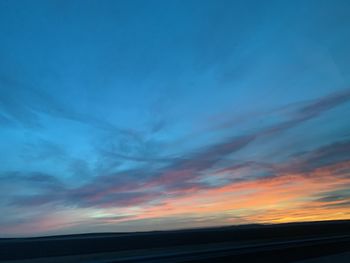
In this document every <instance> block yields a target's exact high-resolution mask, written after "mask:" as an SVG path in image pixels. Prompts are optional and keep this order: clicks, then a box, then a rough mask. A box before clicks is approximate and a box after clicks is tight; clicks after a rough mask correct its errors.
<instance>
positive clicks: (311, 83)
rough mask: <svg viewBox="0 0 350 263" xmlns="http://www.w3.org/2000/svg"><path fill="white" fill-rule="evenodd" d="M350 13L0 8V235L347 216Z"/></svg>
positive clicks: (254, 8)
mask: <svg viewBox="0 0 350 263" xmlns="http://www.w3.org/2000/svg"><path fill="white" fill-rule="evenodd" d="M349 10H350V4H349V2H348V1H223V0H219V1H214V0H211V1H199V0H198V1H180V0H176V1H77V0H76V1H6V0H2V1H1V2H0V32H1V33H0V39H1V41H0V152H1V159H0V213H1V214H2V215H5V216H2V218H1V219H0V235H1V236H26V235H43V234H60V233H78V232H98V231H135V230H152V229H173V228H186V227H198V226H206V225H223V224H241V223H247V222H248V223H251V222H282V221H283V222H284V221H301V220H308V219H312V220H327V219H337V218H341V219H344V218H349V215H350V209H349V202H350V199H349V198H350V193H349V186H350V184H349V183H350V178H349V168H350V163H349V162H348V161H350V138H349V136H350V134H349V131H350V122H349V117H348V116H350V115H349V114H350V103H349V101H350V89H349V82H350V65H349V61H350V52H349V48H348V45H347V43H349V41H350V34H349V27H350V18H349V16H348V13H349ZM320 174H322V176H326V178H325V180H321V179H318V177H319V176H320ZM286 178H287V179H286ZM310 178H311V179H310ZM322 178H323V177H322ZM273 179H275V180H277V181H278V180H282V181H283V187H281V189H280V188H278V189H276V186H275V185H274V187H273V189H272V190H271V189H270V188H269V187H271V186H270V185H269V187H267V186H266V187H267V188H266V189H265V188H264V189H260V188H259V186H260V185H261V184H267V183H266V182H270V181H271V180H273ZM305 180H306V181H305ZM334 184H335V185H334ZM296 185H309V186H310V188H309V190H308V191H307V192H305V191H304V192H302V191H301V189H300V188H298V187H299V186H298V187H297V186H296ZM312 187H314V188H312ZM259 189H260V190H259ZM268 191H271V193H272V192H273V193H275V195H273V196H267V194H268ZM291 192H293V195H292V194H291ZM277 193H278V194H279V195H278V194H277ZM206 196H208V197H207V198H206ZM228 196H230V197H231V196H234V198H235V200H242V203H244V202H246V203H244V204H245V205H244V206H243V207H238V206H237V205H235V204H233V203H232V201H231V200H232V199H230V198H228ZM278 196H279V197H278ZM283 196H286V197H288V198H286V200H285V201H284V202H285V203H280V201H279V200H280V199H281V198H280V197H283ZM335 196H336V197H339V198H338V199H337V198H335ZM259 197H261V199H262V200H266V203H261V204H259V205H257V204H256V203H254V202H253V203H252V202H251V201H249V200H255V199H257V198H259ZM332 197H333V199H332ZM225 198H226V199H225ZM264 198H265V199H264ZM219 199H220V200H219ZM248 199H249V200H248ZM282 199H283V198H282ZM184 200H187V202H188V203H189V204H191V205H192V207H198V209H194V210H193V211H191V209H190V208H188V209H186V208H185V207H186V205H184V203H185V201H184ZM300 200H303V203H300V202H301V201H300ZM317 200H318V201H317ZM320 200H321V201H322V200H323V201H324V200H327V203H325V202H323V201H322V202H323V203H322V202H321V201H320ZM330 200H332V201H330ZM334 200H336V201H334ZM317 202H318V203H317ZM329 202H331V203H329ZM316 203H317V205H316ZM210 206H212V207H213V208H210V209H209V208H208V207H210ZM208 209H209V210H208ZM276 209H278V211H277V212H276ZM291 209H294V210H293V211H291ZM312 209H314V210H312ZM332 209H337V210H336V211H335V210H332ZM296 211H298V212H296ZM332 213H333V215H334V217H333V218H328V217H327V216H329V214H332ZM281 214H284V216H281ZM301 214H302V215H301Z"/></svg>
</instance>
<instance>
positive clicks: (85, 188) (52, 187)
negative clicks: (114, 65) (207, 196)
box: [0, 92, 350, 207]
mask: <svg viewBox="0 0 350 263" xmlns="http://www.w3.org/2000/svg"><path fill="white" fill-rule="evenodd" d="M347 94H348V92H346V93H342V94H341V95H339V94H336V95H334V94H333V95H330V96H328V97H326V98H321V99H320V100H318V101H313V102H310V103H309V104H308V105H303V106H301V107H300V108H299V109H298V110H296V111H295V114H294V115H292V117H291V119H290V120H288V121H286V122H282V123H280V124H277V125H273V126H271V127H270V128H268V129H263V130H261V131H257V132H256V133H253V134H251V135H243V136H238V137H231V138H227V139H225V140H223V141H222V142H220V143H217V144H213V145H211V146H208V147H205V148H201V149H198V150H197V151H193V152H191V153H186V154H183V155H180V156H177V157H166V158H153V157H147V156H141V157H133V156H127V155H125V156H124V155H123V154H119V153H115V152H113V151H112V152H105V153H104V154H105V155H109V157H110V158H111V159H113V157H115V158H117V159H123V158H124V159H130V160H134V161H142V162H145V165H143V166H140V167H139V168H137V169H136V168H134V169H129V170H125V171H119V172H110V171H108V172H106V173H105V174H96V175H94V176H92V177H91V178H89V180H88V181H87V182H86V183H84V184H82V185H81V186H78V187H75V188H74V187H73V188H72V187H68V186H67V185H65V184H64V183H63V182H62V181H60V180H58V179H57V178H56V177H54V176H51V175H48V174H44V173H27V174H25V173H12V174H11V175H10V174H7V175H2V176H1V177H0V180H1V181H2V182H6V183H10V184H14V185H22V186H19V187H22V188H23V187H27V188H28V189H39V190H40V191H39V192H38V193H37V194H27V195H24V194H13V196H12V199H11V202H10V204H11V205H18V206H38V205H47V204H57V205H68V206H79V207H118V206H119V207H123V206H139V205H145V204H150V203H152V202H158V201H159V202H160V201H162V200H165V199H167V198H173V197H174V196H177V195H183V194H186V193H188V192H193V191H197V190H200V189H208V188H213V187H221V186H222V185H221V184H219V185H217V186H215V185H214V186H213V185H210V184H207V183H204V182H201V180H200V179H201V178H202V176H203V175H208V171H212V172H218V173H220V172H226V173H230V172H231V173H232V177H231V178H230V177H229V178H228V180H227V181H226V183H227V184H232V183H236V182H242V181H254V180H268V179H272V178H274V177H278V176H283V175H284V174H288V173H290V172H301V173H307V172H310V171H312V170H314V169H317V168H319V167H323V166H327V165H332V164H337V163H339V162H342V161H346V160H350V155H349V154H350V142H349V141H347V140H344V141H338V142H335V143H330V144H328V145H325V146H322V147H319V148H316V149H314V150H311V151H308V152H302V153H299V154H295V155H293V156H291V157H290V159H289V160H286V161H285V162H284V163H279V164H276V163H274V164H270V163H268V162H257V161H254V160H252V161H244V162H239V161H235V162H236V163H235V164H234V165H232V162H230V164H228V163H227V162H223V161H225V160H226V158H228V157H230V156H231V155H234V154H235V153H237V152H239V151H240V150H242V149H244V148H245V147H247V146H248V145H251V144H252V143H253V142H254V141H255V139H256V138H258V137H260V136H265V135H266V134H267V133H268V134H272V133H273V134H276V133H277V132H281V131H284V130H288V129H290V128H293V127H295V126H296V125H298V124H299V123H302V122H304V121H306V120H308V119H311V118H314V117H316V116H318V115H319V114H321V113H322V112H324V111H326V110H329V109H331V108H333V107H335V106H337V105H340V104H342V103H345V102H346V101H348V100H349V98H350V96H348V95H347ZM43 149H46V150H48V152H49V153H54V155H55V154H58V153H59V151H58V153H57V149H56V148H55V147H52V145H50V144H47V145H46V146H45V147H43ZM58 155H59V154H58ZM154 162H156V163H157V162H160V163H161V165H156V166H151V165H150V163H154ZM72 165H73V167H72V169H73V170H75V171H76V172H77V173H81V172H83V173H85V172H88V169H87V166H86V163H84V162H79V161H78V162H76V163H75V164H72ZM240 169H247V170H248V173H247V175H245V176H244V177H239V178H236V177H235V174H234V172H235V171H237V170H240ZM89 171H92V170H89ZM100 172H101V170H100ZM19 189H21V188H19ZM155 189H157V190H155ZM48 192H50V194H48ZM337 197H339V196H338V195H334V194H333V195H330V196H328V197H327V196H322V197H320V198H324V199H323V200H324V201H325V200H327V198H328V200H331V199H332V198H337ZM320 200H321V199H320Z"/></svg>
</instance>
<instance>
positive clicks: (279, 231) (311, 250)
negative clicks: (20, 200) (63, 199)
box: [0, 220, 350, 262]
mask: <svg viewBox="0 0 350 263" xmlns="http://www.w3.org/2000/svg"><path fill="white" fill-rule="evenodd" d="M347 251H350V220H343V221H324V222H308V223H288V224H273V225H243V226H229V227H215V228H203V229H190V230H174V231H152V232H135V233H94V234H78V235H64V236H49V237H35V238H3V239H0V261H1V262H7V261H9V262H232V261H235V260H236V262H293V261H297V260H304V259H309V258H314V257H320V256H327V255H332V254H337V253H342V252H347ZM349 262H350V259H349Z"/></svg>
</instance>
